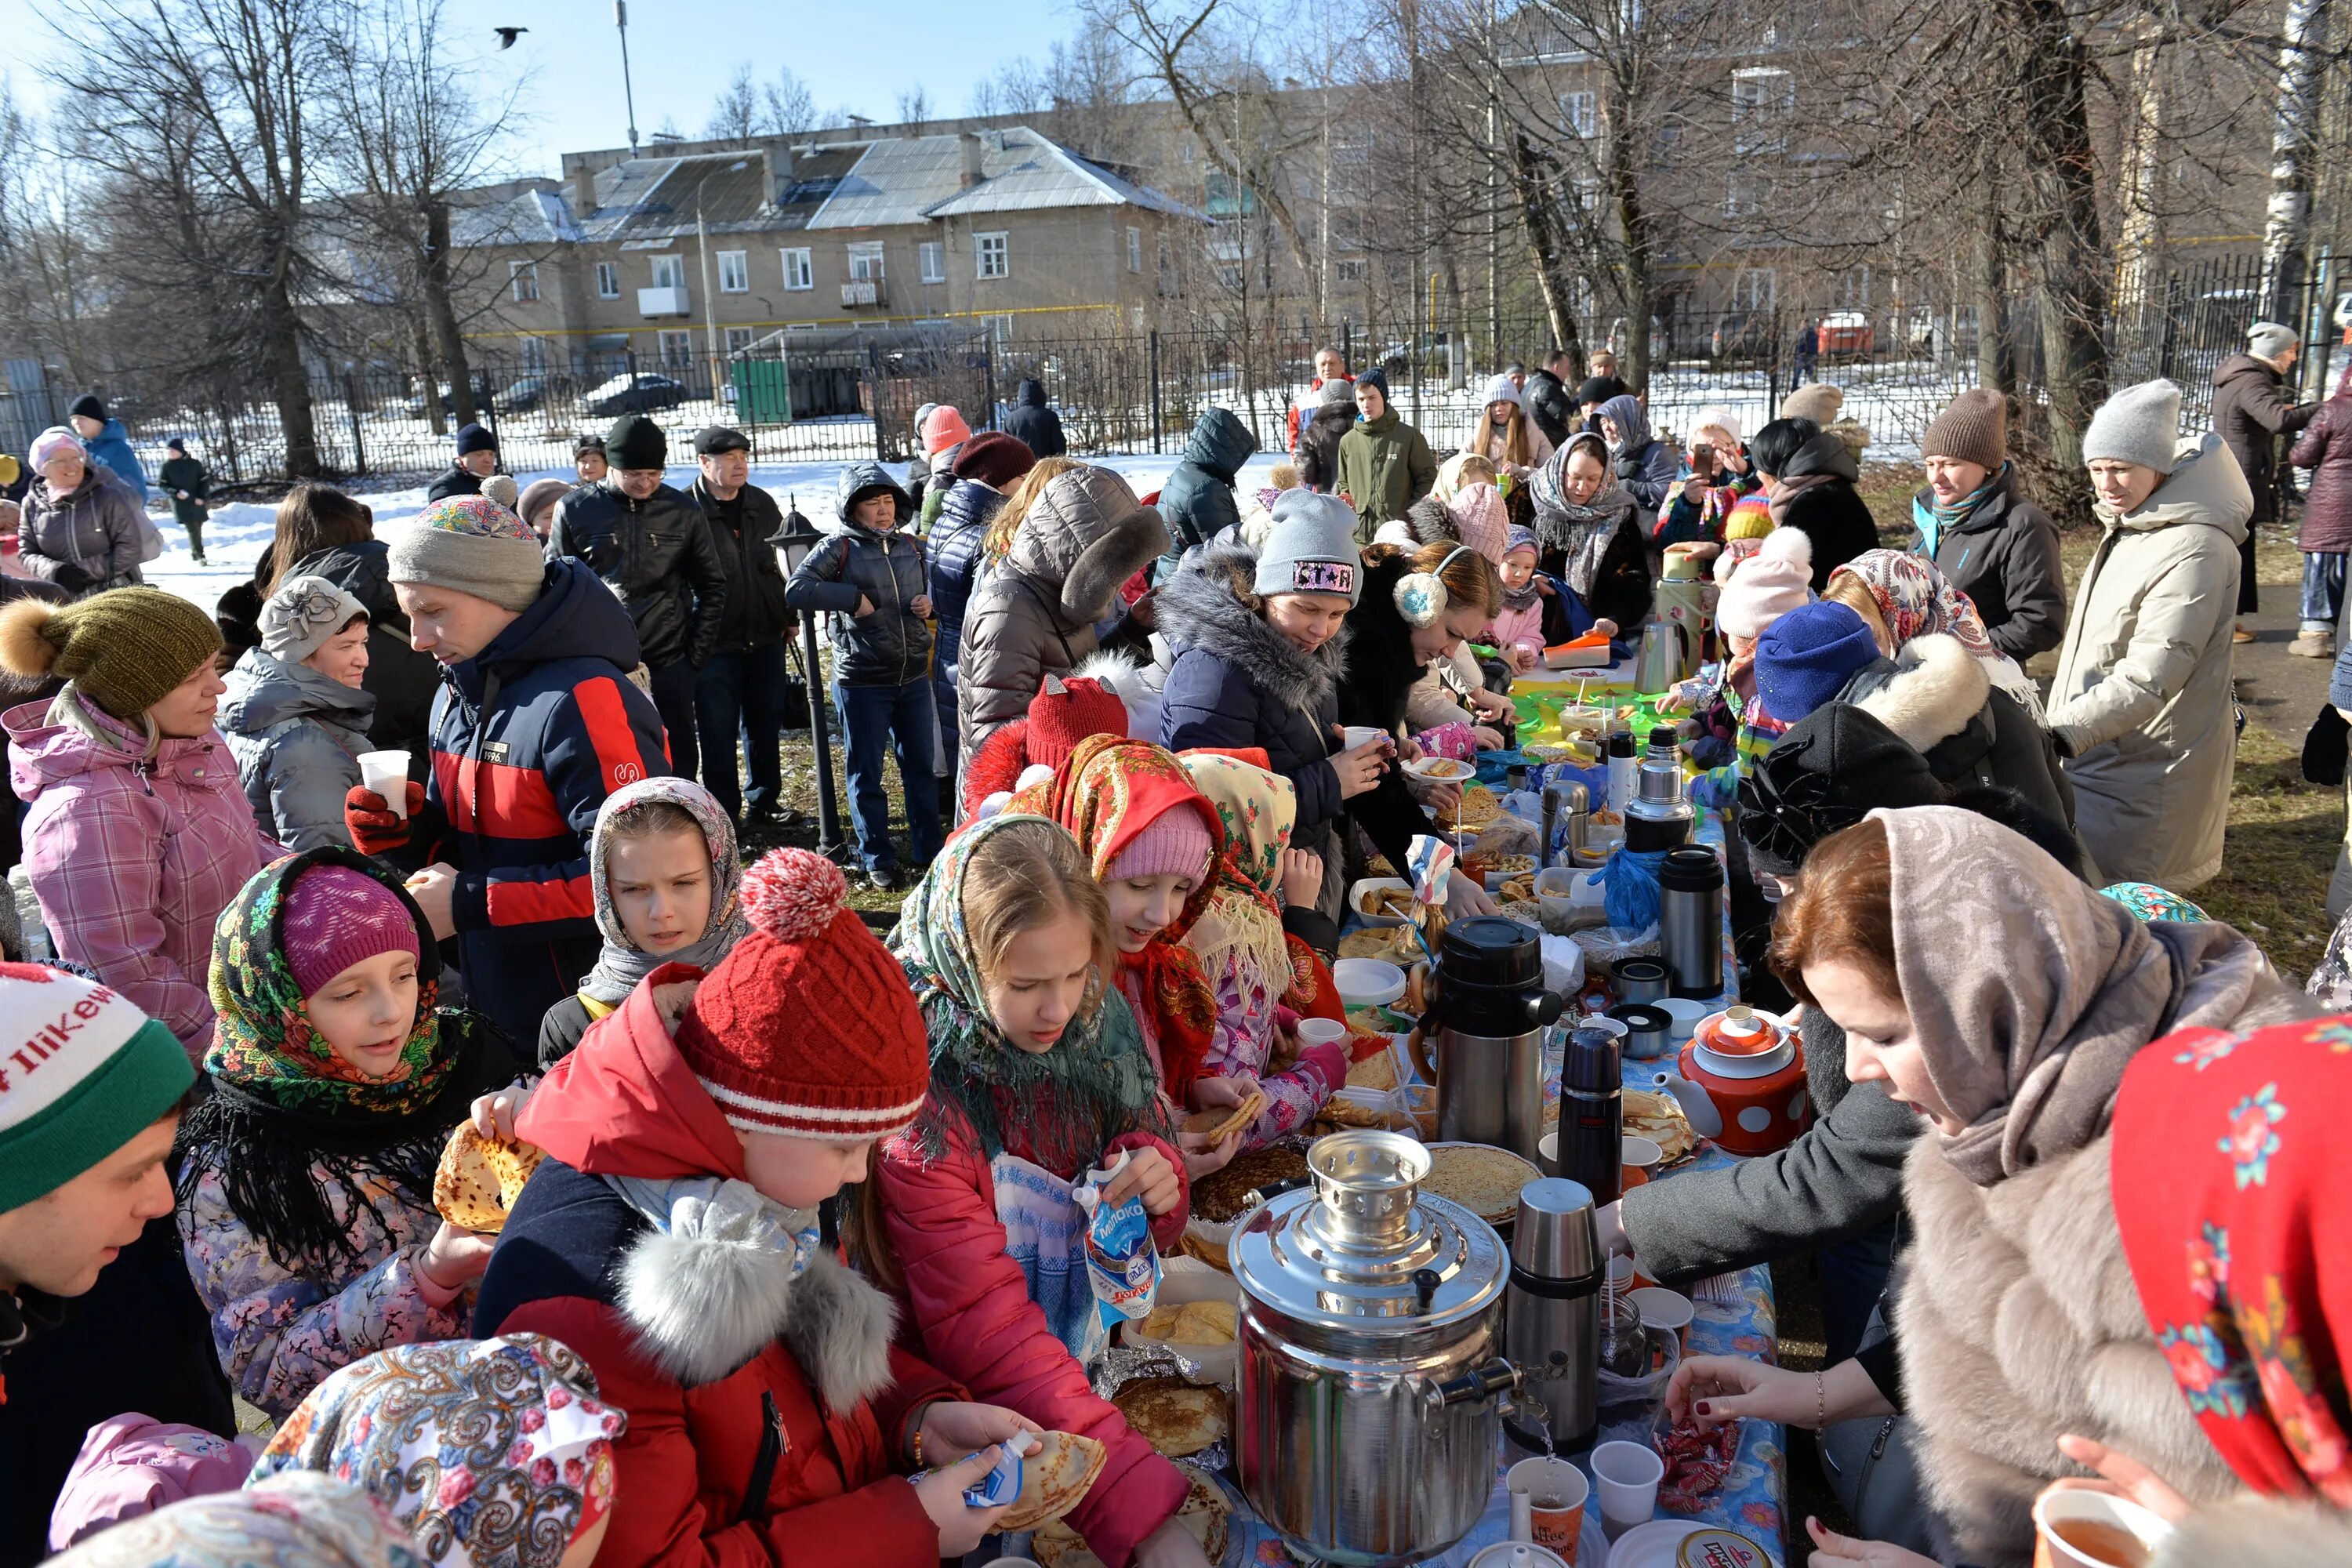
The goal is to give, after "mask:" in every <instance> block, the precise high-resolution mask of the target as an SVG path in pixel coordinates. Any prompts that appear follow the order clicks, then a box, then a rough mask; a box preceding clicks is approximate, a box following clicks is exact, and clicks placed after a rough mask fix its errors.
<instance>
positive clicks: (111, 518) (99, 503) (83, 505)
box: [16, 426, 147, 595]
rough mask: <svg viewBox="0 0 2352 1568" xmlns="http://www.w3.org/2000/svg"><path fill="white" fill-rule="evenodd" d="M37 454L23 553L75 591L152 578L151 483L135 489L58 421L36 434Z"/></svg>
mask: <svg viewBox="0 0 2352 1568" xmlns="http://www.w3.org/2000/svg"><path fill="white" fill-rule="evenodd" d="M32 457H33V469H34V472H35V474H36V475H37V478H36V479H34V480H33V488H32V489H29V490H27V491H26V492H25V515H24V520H23V521H22V522H20V523H19V524H18V525H17V530H16V538H17V556H16V558H17V559H18V560H19V561H21V562H22V563H24V564H25V566H26V569H27V570H29V571H30V572H31V573H32V574H33V575H34V576H36V577H39V578H42V579H45V580H46V581H47V582H51V583H55V584H57V585H58V587H60V588H63V589H64V590H65V591H66V592H67V593H68V594H77V595H79V594H95V593H99V592H100V591H101V590H103V589H107V588H121V587H126V586H128V585H130V584H134V583H143V582H145V581H146V578H145V577H144V576H143V575H142V574H141V573H140V570H139V563H140V562H141V561H142V560H144V559H145V558H146V553H147V532H146V529H147V525H146V521H145V518H144V511H145V507H146V502H145V501H144V500H142V497H143V496H144V495H145V494H146V489H145V483H146V482H145V481H144V480H143V479H142V480H141V481H140V489H136V490H133V489H131V487H130V485H128V484H127V483H125V482H124V481H123V479H121V478H120V477H119V476H118V475H117V474H116V473H115V472H114V470H113V469H111V468H104V467H102V466H100V465H99V464H98V463H96V462H94V461H93V460H92V459H91V458H90V456H89V451H88V449H87V448H86V447H83V445H82V442H81V437H79V436H76V435H75V434H74V433H73V432H72V431H70V430H64V429H60V428H58V427H57V426H50V427H49V428H48V429H47V430H44V431H42V432H41V433H40V434H39V435H38V436H36V437H33V453H32Z"/></svg>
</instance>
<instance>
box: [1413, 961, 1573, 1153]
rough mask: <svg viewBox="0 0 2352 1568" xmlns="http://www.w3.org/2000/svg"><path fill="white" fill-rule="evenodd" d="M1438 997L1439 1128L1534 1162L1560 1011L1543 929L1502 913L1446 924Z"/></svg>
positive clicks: (1434, 1032)
mask: <svg viewBox="0 0 2352 1568" xmlns="http://www.w3.org/2000/svg"><path fill="white" fill-rule="evenodd" d="M1434 980H1435V994H1436V1001H1435V1003H1434V1005H1433V1006H1432V1007H1431V1009H1430V1012H1429V1015H1428V1016H1427V1017H1425V1018H1424V1019H1423V1027H1424V1028H1426V1029H1427V1030H1428V1031H1429V1035H1430V1037H1431V1038H1432V1039H1433V1040H1434V1042H1435V1043H1436V1058H1437V1060H1436V1067H1437V1072H1436V1078H1437V1135H1438V1137H1439V1138H1441V1139H1444V1140H1446V1141H1448V1142H1461V1143H1492V1144H1494V1145H1495V1146H1496V1148H1500V1149H1508V1150H1510V1151H1512V1152H1514V1153H1517V1154H1518V1155H1519V1156H1521V1157H1522V1158H1524V1159H1526V1160H1528V1161H1529V1162H1530V1163H1532V1162H1533V1161H1534V1160H1535V1158H1536V1156H1537V1153H1538V1150H1537V1147H1536V1145H1537V1143H1538V1141H1539V1140H1540V1139H1541V1138H1542V1137H1543V1099H1544V1097H1543V1037H1544V1031H1545V1030H1546V1029H1547V1028H1549V1026H1551V1025H1552V1024H1554V1023H1555V1022H1557V1021H1558V1020H1559V1008H1560V1001H1559V995H1558V994H1555V993H1553V992H1550V991H1548V990H1546V989H1545V988H1544V973H1543V947H1542V942H1541V933H1540V932H1538V931H1537V930H1536V929H1535V928H1534V927H1532V926H1524V925H1521V924H1520V923H1519V922H1518V921H1513V920H1506V919H1504V918H1503V917H1502V916H1500V915H1473V916H1472V917H1471V918H1469V919H1468V920H1461V921H1454V923H1453V924H1452V925H1449V926H1447V927H1446V928H1445V940H1444V942H1440V943H1439V944H1438V954H1437V973H1436V975H1435V977H1434Z"/></svg>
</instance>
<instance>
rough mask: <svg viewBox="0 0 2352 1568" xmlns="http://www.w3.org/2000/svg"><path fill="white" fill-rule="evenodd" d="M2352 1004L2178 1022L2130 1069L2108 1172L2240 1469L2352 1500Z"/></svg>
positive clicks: (2130, 1242) (2184, 1373)
mask: <svg viewBox="0 0 2352 1568" xmlns="http://www.w3.org/2000/svg"><path fill="white" fill-rule="evenodd" d="M2347 1105H2352V1018H2342V1017H2337V1018H2315V1019H2311V1020H2308V1021H2306V1022H2302V1023H2294V1024H2281V1025H2278V1026H2273V1027H2271V1028H2267V1029H2259V1030H2256V1031H2254V1032H2253V1033H2252V1034H2248V1035H2231V1034H2225V1033H2223V1032H2221V1031H2220V1030H2218V1029H2183V1030H2180V1031H2179V1032H2178V1033H2176V1034H2171V1035H2168V1036H2166V1037H2164V1038H2163V1039H2160V1040H2158V1041H2157V1042H2156V1043H2155V1044H2154V1045H2152V1046H2149V1047H2147V1049H2146V1050H2143V1051H2141V1052H2140V1053H2139V1054H2138V1056H2137V1058H2134V1060H2133V1062H2132V1065H2131V1068H2130V1070H2129V1071H2127V1072H2126V1073H2125V1075H2124V1081H2123V1088H2122V1089H2121V1090H2120V1091H2119V1092H2118V1093H2117V1096H2116V1108H2115V1142H2114V1152H2113V1154H2112V1156H2111V1164H2110V1168H2109V1174H2110V1176H2111V1177H2112V1180H2113V1184H2114V1188H2115V1204H2116V1225H2117V1226H2118V1228H2119V1229H2120V1230H2121V1232H2122V1235H2123V1243H2124V1252H2125V1255H2126V1257H2127V1258H2129V1259H2130V1261H2131V1270H2132V1278H2133V1279H2134V1280H2135V1281H2136V1282H2137V1284H2138V1286H2139V1299H2140V1306H2141V1309H2142V1310H2144V1311H2146V1312H2147V1324H2148V1328H2149V1329H2150V1330H2151V1331H2153V1332H2154V1333H2155V1335H2156V1338H2157V1342H2158V1345H2160V1346H2161V1347H2162V1348H2163V1350H2164V1353H2165V1357H2166V1359H2167V1360H2168V1362H2169V1363H2171V1367H2172V1377H2173V1381H2174V1382H2176V1383H2178V1384H2179V1385H2180V1392H2181V1394H2183V1395H2184V1396H2185V1397H2186V1398H2187V1399H2188V1401H2189V1409H2190V1411H2192V1412H2193V1413H2194V1414H2195V1415H2196V1416H2197V1420H2198V1424H2199V1425H2200V1426H2202V1427H2203V1428H2204V1429H2205V1435H2206V1436H2208V1437H2210V1438H2211V1439H2212V1442H2213V1447H2215V1448H2216V1449H2217V1450H2219V1451H2220V1453H2221V1458H2223V1459H2224V1460H2226V1461H2227V1462H2228V1464H2229V1466H2230V1468H2231V1470H2233V1471H2235V1472H2236V1474H2237V1477H2238V1479H2240V1480H2242V1481H2243V1482H2245V1484H2246V1485H2247V1486H2249V1487H2251V1488H2252V1489H2254V1490H2255V1491H2258V1492H2261V1493H2263V1495H2265V1496H2269V1497H2284V1498H2294V1499H2307V1498H2312V1497H2317V1498H2321V1499H2324V1500H2326V1501H2327V1502H2329V1503H2332V1504H2334V1505H2335V1506H2336V1507H2337V1508H2352V1399H2347V1395H2346V1389H2345V1378H2346V1373H2345V1365H2344V1360H2343V1352H2344V1350H2345V1349H2346V1347H2347V1344H2352V1338H2347V1336H2352V1139H2347V1137H2346V1136H2345V1134H2344V1129H2343V1128H2342V1126H2341V1125H2340V1124H2339V1123H2338V1122H2337V1121H2336V1118H2337V1117H2339V1116H2341V1115H2342V1114H2343V1110H2344V1107H2346V1106H2347Z"/></svg>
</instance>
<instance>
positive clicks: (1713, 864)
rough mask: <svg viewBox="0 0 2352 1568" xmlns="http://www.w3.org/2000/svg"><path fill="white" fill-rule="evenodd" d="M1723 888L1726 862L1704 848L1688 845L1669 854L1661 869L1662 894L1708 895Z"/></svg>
mask: <svg viewBox="0 0 2352 1568" xmlns="http://www.w3.org/2000/svg"><path fill="white" fill-rule="evenodd" d="M1722 886H1723V862H1722V861H1720V860H1718V859H1717V858H1716V857H1715V851H1714V850H1712V849H1709V848H1708V847H1706V846H1705V845H1703V844H1684V845H1679V846H1677V847H1675V848H1672V849H1669V850H1667V851H1666V858H1665V863H1664V865H1662V866H1660V867H1659V868H1658V887H1659V889H1660V890H1661V891H1669V892H1685V893H1706V892H1712V891H1714V890H1715V889H1717V888H1720V887H1722Z"/></svg>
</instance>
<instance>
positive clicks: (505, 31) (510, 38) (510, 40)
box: [490, 27, 530, 49]
mask: <svg viewBox="0 0 2352 1568" xmlns="http://www.w3.org/2000/svg"><path fill="white" fill-rule="evenodd" d="M490 31H491V32H493V33H496V34H497V35H498V36H499V47H500V48H502V49H510V48H513V47H514V41H515V35H516V34H518V33H528V32H530V28H529V27H492V28H491V29H490Z"/></svg>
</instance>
